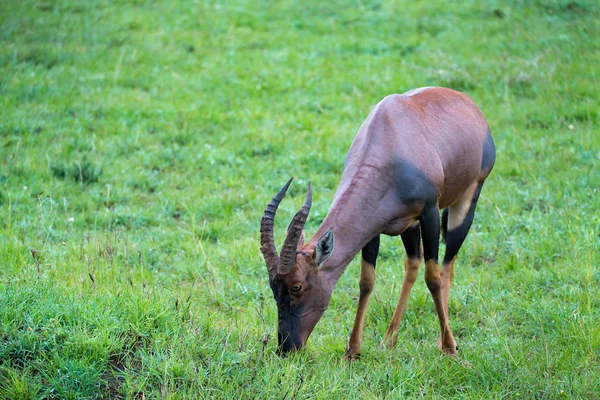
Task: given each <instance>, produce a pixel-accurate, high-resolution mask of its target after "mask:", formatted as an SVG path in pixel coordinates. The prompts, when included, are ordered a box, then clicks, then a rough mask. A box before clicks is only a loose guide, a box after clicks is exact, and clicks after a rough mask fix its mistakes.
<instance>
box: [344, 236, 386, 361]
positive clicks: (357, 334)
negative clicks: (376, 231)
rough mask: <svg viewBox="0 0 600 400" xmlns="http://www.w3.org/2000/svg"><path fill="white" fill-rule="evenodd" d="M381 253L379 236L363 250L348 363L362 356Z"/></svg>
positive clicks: (347, 349) (346, 356) (347, 350)
mask: <svg viewBox="0 0 600 400" xmlns="http://www.w3.org/2000/svg"><path fill="white" fill-rule="evenodd" d="M378 253H379V235H377V236H375V237H374V238H373V239H372V240H371V241H370V242H369V243H367V245H366V246H365V247H364V248H363V249H362V260H361V269H360V283H359V286H360V297H359V299H358V309H357V310H356V317H355V319H354V326H353V327H352V333H351V334H350V340H349V341H348V347H347V348H346V354H345V355H344V359H345V360H347V361H352V360H356V359H357V358H358V357H359V356H360V345H361V343H362V334H363V326H364V322H365V314H366V312H367V304H368V303H369V296H370V295H371V292H372V291H373V286H374V284H375V263H376V260H377V254H378Z"/></svg>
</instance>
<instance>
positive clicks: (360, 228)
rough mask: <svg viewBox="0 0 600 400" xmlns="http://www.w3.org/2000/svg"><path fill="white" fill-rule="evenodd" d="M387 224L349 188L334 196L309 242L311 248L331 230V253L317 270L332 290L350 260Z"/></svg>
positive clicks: (362, 198) (371, 205)
mask: <svg viewBox="0 0 600 400" xmlns="http://www.w3.org/2000/svg"><path fill="white" fill-rule="evenodd" d="M388 221H389V220H388V219H387V218H385V216H384V215H382V212H381V210H380V208H379V207H377V206H376V205H375V204H374V202H373V200H372V199H369V198H368V197H366V196H364V195H361V194H360V193H353V190H352V187H349V188H347V189H346V190H342V193H341V194H340V193H336V196H335V198H334V200H333V203H332V205H331V208H330V211H329V213H328V214H327V216H326V217H325V219H324V220H323V223H322V224H321V226H320V227H319V229H318V230H317V232H316V233H315V235H314V236H313V237H312V239H311V240H310V242H309V246H313V247H314V246H316V244H317V242H318V241H319V239H320V238H321V237H323V235H324V234H325V233H326V232H327V231H328V230H330V229H332V230H333V235H334V249H333V253H332V255H331V257H329V259H327V261H325V264H324V265H323V266H322V267H321V271H322V272H321V273H323V274H324V275H325V277H326V279H327V281H328V282H329V283H330V285H331V289H332V290H333V287H334V286H335V284H336V283H337V281H338V280H339V278H340V276H341V275H342V274H343V273H344V271H345V270H346V268H347V267H348V264H350V262H351V261H352V259H353V258H354V257H355V256H356V255H357V254H358V252H359V251H360V250H361V249H362V248H363V247H364V246H365V245H366V244H367V243H368V242H369V241H370V240H371V239H373V238H374V237H375V236H376V235H378V234H380V233H381V232H382V231H383V228H384V226H385V225H386V224H387V222H388Z"/></svg>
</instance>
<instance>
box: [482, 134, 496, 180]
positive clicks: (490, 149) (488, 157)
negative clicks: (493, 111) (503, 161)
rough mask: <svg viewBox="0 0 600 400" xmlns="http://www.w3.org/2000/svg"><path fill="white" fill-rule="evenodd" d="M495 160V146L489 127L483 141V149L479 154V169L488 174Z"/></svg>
mask: <svg viewBox="0 0 600 400" xmlns="http://www.w3.org/2000/svg"><path fill="white" fill-rule="evenodd" d="M495 162H496V146H495V145H494V139H492V134H491V133H490V131H489V129H488V131H487V134H486V136H485V140H484V141H483V149H482V156H481V171H486V172H487V173H488V174H489V173H490V171H491V170H492V168H493V167H494V163H495Z"/></svg>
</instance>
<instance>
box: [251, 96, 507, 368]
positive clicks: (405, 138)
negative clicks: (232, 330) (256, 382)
mask: <svg viewBox="0 0 600 400" xmlns="http://www.w3.org/2000/svg"><path fill="white" fill-rule="evenodd" d="M495 158H496V152H495V148H494V141H493V140H492V137H491V135H490V131H489V127H488V125H487V122H486V121H485V118H484V116H483V114H482V113H481V111H480V110H479V108H478V107H477V106H476V105H475V104H474V103H473V101H472V100H471V99H469V97H467V96H466V95H465V94H463V93H459V92H456V91H454V90H450V89H445V88H433V87H431V88H420V89H415V90H411V91H409V92H406V93H404V94H401V95H391V96H388V97H385V98H384V99H383V100H381V101H380V102H379V104H377V105H376V106H375V108H374V109H373V110H372V111H371V113H370V114H369V116H368V117H367V119H366V121H365V122H364V123H363V124H362V126H361V127H360V129H359V131H358V134H357V135H356V138H355V139H354V142H353V143H352V146H351V147H350V151H349V152H348V156H347V157H346V163H345V166H344V173H343V175H342V179H341V181H340V184H339V186H338V188H337V191H336V193H335V197H334V199H333V203H332V205H331V209H330V210H329V213H328V214H327V216H326V217H325V219H324V220H323V223H322V224H321V226H320V227H319V229H318V230H317V232H316V233H315V235H314V236H313V238H312V239H310V240H309V241H308V243H306V244H305V243H304V234H303V227H304V224H305V222H306V220H307V218H308V213H309V211H310V206H311V202H312V192H311V188H310V183H309V184H308V193H307V195H306V200H305V202H304V205H303V206H302V208H301V209H300V211H298V213H297V214H296V215H295V216H294V218H293V219H292V221H291V223H290V224H289V226H288V228H287V231H286V238H285V242H284V244H283V247H282V249H281V253H280V255H278V254H277V250H276V248H275V243H274V239H273V222H274V219H275V213H276V211H277V206H278V205H279V203H280V202H281V199H282V198H283V196H284V195H285V193H286V191H287V189H288V187H289V186H290V183H291V181H292V180H291V179H290V180H289V181H288V182H287V183H286V184H285V186H284V187H283V188H282V189H281V190H280V191H279V193H277V195H276V196H275V197H274V198H273V200H272V201H271V202H270V203H269V205H268V206H267V208H266V209H265V212H264V216H263V218H262V221H261V226H260V232H261V251H262V254H263V256H264V258H265V261H266V264H267V269H268V271H269V283H270V286H271V289H272V290H273V295H274V297H275V301H276V302H277V311H278V318H279V324H278V341H279V348H280V350H282V351H283V352H284V353H286V352H288V351H290V350H297V349H300V348H302V347H303V346H304V345H305V344H306V341H307V339H308V337H309V336H310V333H311V332H312V330H313V329H314V327H315V325H316V324H317V322H318V321H319V319H320V318H321V315H322V314H323V312H324V311H325V309H326V308H327V305H328V304H329V299H330V298H331V293H332V291H333V288H334V286H335V284H336V283H337V281H338V280H339V278H340V276H341V275H342V274H343V273H344V270H345V269H346V267H347V266H348V264H349V263H350V261H351V260H352V259H353V258H354V256H355V255H356V254H358V252H359V251H360V250H362V267H361V274H360V285H359V287H360V297H359V300H358V310H357V312H356V318H355V320H354V327H353V328H352V333H351V335H350V340H349V342H348V347H347V350H346V354H345V357H346V359H348V360H352V359H355V358H356V357H358V356H359V354H360V346H361V342H362V333H363V323H364V319H365V312H366V309H367V303H368V301H369V295H370V293H371V291H372V289H373V284H374V281H375V261H376V259H377V254H378V251H379V236H380V235H381V234H385V235H390V236H397V235H400V236H401V237H402V242H403V244H404V248H405V250H406V260H405V262H404V280H403V282H402V289H401V291H400V299H399V300H398V305H397V306H396V310H395V311H394V315H393V317H392V321H391V322H390V325H389V327H388V329H387V332H386V334H385V337H384V343H385V344H386V345H387V346H388V347H389V348H391V347H392V346H394V344H395V343H396V340H397V334H398V329H399V326H400V321H401V319H402V314H403V313H404V310H405V309H406V303H407V300H408V296H409V294H410V291H411V288H412V286H413V284H414V282H415V280H416V278H417V272H418V269H419V264H420V261H421V258H423V257H424V258H425V282H426V284H427V287H428V288H429V291H430V292H431V295H432V297H433V302H434V303H435V308H436V311H437V315H438V319H439V322H440V328H441V334H440V339H439V342H438V346H439V347H440V348H441V349H442V351H443V352H444V353H446V354H450V355H454V354H456V349H457V347H456V342H455V341H454V337H453V336H452V331H451V330H450V324H449V323H448V296H449V292H450V286H451V285H452V277H453V276H454V260H455V258H456V254H457V253H458V250H459V249H460V247H461V245H462V244H463V241H464V240H465V238H466V236H467V233H468V231H469V228H470V227H471V223H472V222H473V217H474V214H475V206H476V205H477V199H478V198H479V194H480V192H481V187H482V186H483V182H484V181H485V179H486V178H487V176H488V175H489V174H490V171H491V170H492V167H493V166H494V161H495ZM440 209H444V212H443V214H442V217H441V223H440ZM440 230H441V232H442V235H443V236H444V237H445V240H446V253H445V254H444V258H443V261H442V267H441V271H440V269H438V246H439V237H440ZM421 241H422V246H421Z"/></svg>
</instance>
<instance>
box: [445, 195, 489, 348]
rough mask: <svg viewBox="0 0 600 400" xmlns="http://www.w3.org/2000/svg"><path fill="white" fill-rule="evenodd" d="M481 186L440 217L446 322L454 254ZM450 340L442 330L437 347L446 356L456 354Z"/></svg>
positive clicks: (461, 240)
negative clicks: (444, 244)
mask: <svg viewBox="0 0 600 400" xmlns="http://www.w3.org/2000/svg"><path fill="white" fill-rule="evenodd" d="M482 185H483V183H479V184H474V185H473V188H472V189H471V190H470V191H469V192H467V194H466V195H465V197H464V198H463V199H462V200H460V201H459V202H458V203H456V204H454V205H453V206H451V207H449V208H448V209H446V210H444V215H443V217H442V221H443V222H442V230H443V231H444V236H445V237H446V252H445V254H444V261H443V263H442V272H441V274H440V277H441V286H440V294H441V298H442V304H443V308H444V313H445V315H446V320H447V319H448V315H449V314H448V300H449V298H450V288H451V286H452V278H453V277H454V260H456V254H457V253H458V251H459V250H460V248H461V246H462V244H463V243H464V241H465V239H466V238H467V234H468V233H469V229H470V228H471V225H472V224H473V219H474V218H475V208H476V207H477V200H478V199H479V194H480V193H481V187H482ZM448 329H449V328H448ZM450 339H451V337H450V338H449V337H445V336H444V331H443V330H442V334H441V336H440V340H439V342H438V346H439V347H440V348H441V349H442V350H443V351H444V352H445V353H446V354H456V350H457V347H456V342H454V340H453V339H452V340H450Z"/></svg>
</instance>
